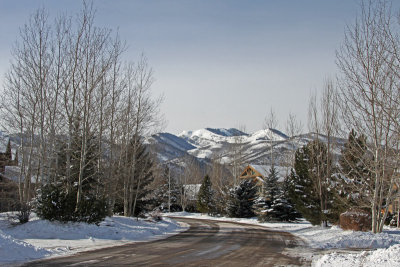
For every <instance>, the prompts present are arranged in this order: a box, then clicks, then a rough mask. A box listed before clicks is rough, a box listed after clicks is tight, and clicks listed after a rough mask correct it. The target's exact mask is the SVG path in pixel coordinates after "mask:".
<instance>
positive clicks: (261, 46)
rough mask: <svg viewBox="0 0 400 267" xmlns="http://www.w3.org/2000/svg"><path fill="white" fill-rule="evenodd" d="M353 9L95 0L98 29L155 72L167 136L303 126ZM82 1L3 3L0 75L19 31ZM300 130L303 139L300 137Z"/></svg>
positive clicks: (292, 0) (336, 3)
mask: <svg viewBox="0 0 400 267" xmlns="http://www.w3.org/2000/svg"><path fill="white" fill-rule="evenodd" d="M358 3H359V1H358V0H333V1H328V0H301V1H300V0H274V1H273V0H270V1H268V0H265V1H257V0H253V1H244V0H243V1H233V0H232V1H223V0H214V1H209V0H206V1H204V0H197V1H194V0H193V1H191V0H186V1H183V0H180V1H169V0H163V1H161V0H159V1H145V0H143V1H128V0H125V1H122V0H113V1H111V0H110V1H105V0H97V1H94V6H95V8H96V10H97V16H96V24H98V25H101V26H105V27H108V28H111V29H115V30H116V29H117V28H118V29H119V32H120V35H121V37H122V39H124V40H126V42H127V44H128V45H129V48H128V51H127V53H126V54H125V56H126V59H127V60H136V59H137V58H138V56H139V55H140V54H141V53H142V52H143V53H144V54H145V55H146V56H147V57H148V60H149V63H150V65H151V66H152V67H153V69H154V73H155V79H156V82H155V83H154V87H153V89H154V93H155V95H158V94H164V96H165V101H164V103H163V105H162V107H161V110H162V112H163V113H164V114H165V117H166V119H167V120H168V125H167V127H166V129H165V131H169V132H172V133H179V132H181V131H183V130H191V129H199V128H204V127H225V128H229V127H238V125H245V126H246V128H247V130H248V131H249V132H251V131H255V130H258V129H261V127H262V124H263V120H264V117H265V116H266V115H267V113H269V110H270V109H271V108H272V109H273V110H274V111H275V113H276V114H277V117H278V120H279V123H280V124H279V127H278V128H280V129H281V130H284V125H285V121H286V119H287V116H288V114H289V112H292V113H294V114H296V116H297V117H298V118H299V119H301V120H302V121H303V124H305V125H306V124H307V108H308V107H307V106H308V98H309V95H310V92H311V91H314V90H319V88H321V87H322V85H323V80H324V79H325V78H326V77H334V76H335V75H336V72H337V70H336V66H335V49H337V48H338V47H339V46H340V44H341V42H342V40H343V36H344V30H345V25H346V24H351V23H352V22H353V21H354V19H355V17H356V14H357V10H358ZM81 6H82V2H81V1H74V0H72V1H51V0H48V1H44V0H39V1H32V0H30V1H28V0H24V1H13V0H0V37H1V38H0V74H1V75H2V77H3V74H4V72H5V71H6V70H7V68H8V66H9V60H10V59H11V53H10V50H11V46H12V43H13V42H14V41H15V40H16V39H17V36H18V29H19V27H21V26H22V25H23V24H24V23H25V22H26V21H27V19H28V17H29V15H30V14H32V13H33V12H34V11H35V10H36V9H37V8H39V7H45V8H46V9H47V10H48V11H49V13H50V15H56V14H57V13H59V12H69V13H75V12H76V11H78V10H79V9H80V7H81ZM305 130H306V129H305Z"/></svg>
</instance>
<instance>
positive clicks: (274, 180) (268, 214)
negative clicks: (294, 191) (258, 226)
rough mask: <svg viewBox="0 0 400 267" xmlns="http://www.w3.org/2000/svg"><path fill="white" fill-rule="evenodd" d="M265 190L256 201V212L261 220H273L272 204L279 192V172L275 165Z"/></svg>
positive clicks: (264, 186)
mask: <svg viewBox="0 0 400 267" xmlns="http://www.w3.org/2000/svg"><path fill="white" fill-rule="evenodd" d="M263 188H264V190H263V191H262V192H260V194H259V197H258V198H257V201H256V203H255V210H256V211H255V212H256V214H257V217H258V220H259V221H261V222H265V221H271V220H273V210H272V205H273V203H274V201H275V199H276V198H277V196H278V194H279V191H280V189H279V186H278V174H277V172H276V168H275V166H271V168H270V170H269V174H268V176H267V177H266V179H265V182H264V185H263Z"/></svg>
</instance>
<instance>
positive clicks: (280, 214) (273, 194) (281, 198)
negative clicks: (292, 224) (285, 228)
mask: <svg viewBox="0 0 400 267" xmlns="http://www.w3.org/2000/svg"><path fill="white" fill-rule="evenodd" d="M265 184H266V185H265V190H264V192H263V193H262V194H261V195H260V197H259V198H258V201H257V204H256V207H257V211H256V213H257V217H258V220H259V221H260V222H266V221H268V222H277V221H287V222H288V221H296V220H297V219H299V218H300V217H301V215H300V214H299V213H298V212H297V211H296V209H295V208H294V205H293V204H292V203H291V201H290V199H289V196H288V195H289V187H288V179H285V180H284V182H283V183H282V184H279V183H278V174H277V171H276V168H275V167H271V169H270V173H269V175H268V177H267V179H266V183H265Z"/></svg>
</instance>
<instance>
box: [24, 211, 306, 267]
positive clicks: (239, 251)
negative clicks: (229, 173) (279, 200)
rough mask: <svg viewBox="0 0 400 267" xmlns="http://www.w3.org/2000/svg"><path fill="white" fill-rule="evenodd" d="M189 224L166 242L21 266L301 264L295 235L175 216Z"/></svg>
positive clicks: (132, 245) (143, 244) (94, 252)
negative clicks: (295, 254) (294, 252)
mask: <svg viewBox="0 0 400 267" xmlns="http://www.w3.org/2000/svg"><path fill="white" fill-rule="evenodd" d="M174 219H176V220H177V221H181V222H184V223H187V224H189V225H190V228H189V229H188V230H187V231H185V232H183V233H180V234H177V235H174V236H171V237H169V238H166V239H162V240H157V241H151V242H140V243H133V244H127V245H123V246H117V247H111V248H104V249H99V250H93V251H87V252H82V253H78V254H75V255H73V256H69V257H59V258H52V259H47V260H41V261H34V262H30V263H27V264H25V265H23V266H228V267H233V266H252V267H254V266H298V265H308V264H307V263H304V262H301V261H300V259H299V258H296V257H290V256H288V255H286V254H287V253H284V251H285V249H287V248H290V247H294V246H297V245H299V244H301V241H300V240H298V239H296V237H294V236H293V235H291V234H289V233H285V232H275V231H270V230H267V229H266V228H263V227H261V226H256V225H245V224H240V223H233V222H220V221H212V220H195V219H188V218H174Z"/></svg>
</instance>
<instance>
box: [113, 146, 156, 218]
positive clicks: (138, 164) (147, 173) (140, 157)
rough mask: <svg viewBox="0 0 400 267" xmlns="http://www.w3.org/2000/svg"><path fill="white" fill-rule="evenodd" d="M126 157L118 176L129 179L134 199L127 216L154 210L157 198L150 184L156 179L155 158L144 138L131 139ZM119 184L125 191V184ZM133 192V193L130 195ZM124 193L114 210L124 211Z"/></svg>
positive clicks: (120, 188)
mask: <svg viewBox="0 0 400 267" xmlns="http://www.w3.org/2000/svg"><path fill="white" fill-rule="evenodd" d="M125 153H126V157H124V159H123V160H122V161H121V166H123V167H122V168H121V169H120V170H118V172H117V174H116V175H117V176H120V177H123V179H121V180H122V181H123V180H124V179H125V181H128V183H129V184H128V185H126V186H127V187H128V188H131V190H129V191H126V192H127V194H128V196H125V197H127V199H129V198H130V196H131V197H132V199H133V202H132V205H128V213H127V216H129V215H130V216H139V215H140V214H143V213H146V212H149V211H152V210H153V209H154V207H155V202H156V199H155V197H154V194H152V193H153V190H154V189H153V188H152V187H151V186H149V185H150V184H151V183H152V182H153V181H154V175H153V164H154V163H153V159H152V156H151V155H150V153H149V151H148V150H147V148H146V146H145V145H144V144H143V143H142V140H140V139H139V140H135V139H133V140H131V142H130V145H129V147H128V149H127V151H126V152H125ZM122 181H121V183H120V184H118V187H117V189H118V190H119V191H121V192H124V184H123V183H122ZM129 194H131V195H129ZM123 198H124V195H123V193H121V194H120V195H118V197H117V199H116V205H115V206H114V212H116V213H123V212H124V204H123V201H124V200H123Z"/></svg>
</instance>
